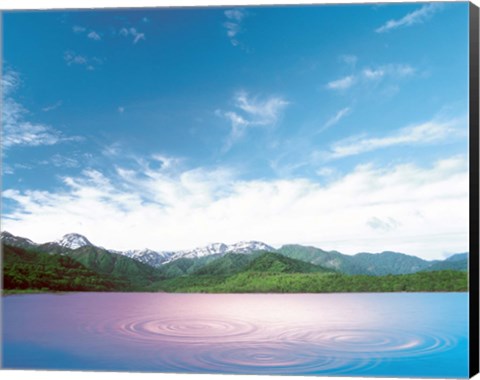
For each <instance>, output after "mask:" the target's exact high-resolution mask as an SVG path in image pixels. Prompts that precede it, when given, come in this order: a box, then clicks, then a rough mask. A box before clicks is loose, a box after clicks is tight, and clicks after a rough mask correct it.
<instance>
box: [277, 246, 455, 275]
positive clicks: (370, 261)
mask: <svg viewBox="0 0 480 380" xmlns="http://www.w3.org/2000/svg"><path fill="white" fill-rule="evenodd" d="M278 252H279V253H281V254H282V255H285V256H287V257H290V258H294V259H298V260H302V261H308V262H310V263H312V264H316V265H321V266H323V267H325V268H331V269H335V270H337V271H339V272H342V273H346V274H367V275H375V276H384V275H387V274H408V273H415V272H418V271H422V270H425V269H427V268H428V267H429V266H430V265H432V262H430V261H426V260H422V259H420V258H418V257H416V256H410V255H405V254H403V253H397V252H382V253H357V254H356V255H353V256H350V255H344V254H342V253H340V252H337V251H324V250H321V249H318V248H315V247H304V246H301V245H285V246H283V247H281V248H280V249H279V250H278ZM446 269H448V268H446Z"/></svg>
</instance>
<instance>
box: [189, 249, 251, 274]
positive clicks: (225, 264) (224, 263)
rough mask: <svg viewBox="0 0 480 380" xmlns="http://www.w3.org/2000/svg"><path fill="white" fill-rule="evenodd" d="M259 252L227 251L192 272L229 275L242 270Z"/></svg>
mask: <svg viewBox="0 0 480 380" xmlns="http://www.w3.org/2000/svg"><path fill="white" fill-rule="evenodd" d="M258 255H259V253H252V254H248V255H247V254H243V253H227V254H226V255H225V256H223V257H219V258H216V259H215V260H213V261H211V262H209V263H207V264H206V265H203V266H201V267H200V268H198V269H197V270H195V271H194V272H193V274H195V275H212V276H231V275H233V274H236V273H238V272H241V271H242V270H244V269H245V268H246V267H247V266H248V264H250V263H251V262H252V261H253V260H255V259H256V258H257V257H258Z"/></svg>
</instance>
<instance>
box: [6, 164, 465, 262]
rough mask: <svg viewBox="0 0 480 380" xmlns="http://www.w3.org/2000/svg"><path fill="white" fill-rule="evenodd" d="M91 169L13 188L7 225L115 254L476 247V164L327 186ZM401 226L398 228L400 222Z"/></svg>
mask: <svg viewBox="0 0 480 380" xmlns="http://www.w3.org/2000/svg"><path fill="white" fill-rule="evenodd" d="M172 165H173V166H168V165H167V166H166V167H165V168H163V167H160V168H156V169H155V170H153V169H148V170H144V168H143V167H141V168H140V167H139V168H137V169H135V168H131V169H126V168H123V167H117V174H116V175H115V176H111V177H107V176H106V175H105V174H104V173H101V172H99V171H96V170H91V169H90V170H85V171H84V172H83V173H82V175H80V176H79V177H66V178H64V184H65V186H66V188H65V189H64V190H54V191H41V190H25V191H20V190H15V189H6V190H5V191H4V197H5V198H6V199H9V200H10V201H15V202H16V204H17V208H16V210H15V211H13V212H11V213H9V214H7V215H5V216H6V218H5V219H4V225H3V228H4V229H6V230H9V231H10V232H12V233H14V234H18V235H22V236H27V237H30V238H33V239H34V240H36V241H39V242H43V241H51V240H53V239H56V238H58V237H59V236H61V235H62V234H64V233H68V232H72V231H75V232H78V233H82V234H85V235H86V236H88V237H89V238H90V239H91V240H92V241H93V242H94V243H96V244H99V245H102V246H105V247H109V248H112V249H132V248H140V247H145V246H147V247H150V248H153V249H160V250H177V249H186V248H193V247H196V246H199V245H203V244H207V243H210V242H218V241H222V242H226V243H232V242H236V241H240V240H250V239H255V240H261V241H265V242H266V243H270V244H273V245H275V246H279V245H281V244H286V243H299V244H305V245H315V246H318V247H321V248H324V249H337V250H340V251H342V252H345V253H356V252H360V251H370V252H379V251H383V250H394V251H400V252H405V253H410V254H416V255H419V256H421V257H425V258H438V257H442V255H443V254H444V253H445V252H448V253H454V252H463V251H466V250H467V249H468V177H469V176H468V162H467V159H466V157H451V158H448V159H444V160H442V161H439V162H436V163H435V164H434V165H432V166H430V167H418V166H415V165H413V164H405V165H398V166H394V167H389V168H375V167H373V166H371V165H362V166H358V167H357V168H355V169H354V170H353V171H352V172H350V173H348V174H346V175H344V176H342V177H339V178H337V179H336V180H334V181H331V182H329V184H328V185H321V184H319V183H317V182H314V181H312V180H309V179H301V178H300V179H292V180H242V179H241V178H239V177H238V175H237V174H236V173H235V172H233V171H232V170H230V169H228V168H221V167H217V168H211V169H206V168H194V169H188V170H178V169H177V168H176V166H175V164H172ZM393 221H395V222H393Z"/></svg>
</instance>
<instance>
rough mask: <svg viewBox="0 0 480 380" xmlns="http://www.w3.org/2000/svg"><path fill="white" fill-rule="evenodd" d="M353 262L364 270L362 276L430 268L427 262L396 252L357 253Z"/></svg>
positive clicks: (406, 272)
mask: <svg viewBox="0 0 480 380" xmlns="http://www.w3.org/2000/svg"><path fill="white" fill-rule="evenodd" d="M353 261H354V262H355V263H356V265H357V266H359V267H361V268H363V269H364V273H363V274H372V275H375V276H384V275H387V274H408V273H415V272H419V271H421V270H424V269H426V268H428V267H429V266H430V262H429V261H426V260H422V259H420V258H418V257H416V256H410V255H405V254H403V253H397V252H382V253H357V254H356V255H354V256H353Z"/></svg>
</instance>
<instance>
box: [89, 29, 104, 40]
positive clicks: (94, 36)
mask: <svg viewBox="0 0 480 380" xmlns="http://www.w3.org/2000/svg"><path fill="white" fill-rule="evenodd" d="M87 37H88V38H90V39H91V40H95V41H100V40H101V37H100V35H99V34H98V33H97V32H95V31H94V30H92V31H91V32H90V33H88V34H87Z"/></svg>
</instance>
